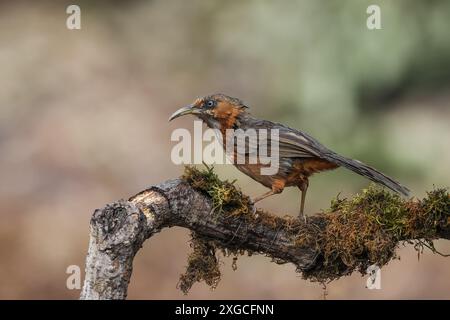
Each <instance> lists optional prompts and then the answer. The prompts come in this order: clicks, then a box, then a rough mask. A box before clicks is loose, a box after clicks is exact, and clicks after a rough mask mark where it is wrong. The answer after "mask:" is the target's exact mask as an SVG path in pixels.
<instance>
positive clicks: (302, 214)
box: [298, 212, 307, 224]
mask: <svg viewBox="0 0 450 320" xmlns="http://www.w3.org/2000/svg"><path fill="white" fill-rule="evenodd" d="M298 219H299V220H303V222H304V223H305V224H306V223H307V218H306V215H305V214H304V213H302V212H301V213H300V214H299V215H298Z"/></svg>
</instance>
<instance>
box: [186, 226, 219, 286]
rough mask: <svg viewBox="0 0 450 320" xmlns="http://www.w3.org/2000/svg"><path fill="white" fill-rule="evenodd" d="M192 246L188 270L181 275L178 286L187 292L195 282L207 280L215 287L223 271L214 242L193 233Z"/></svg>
mask: <svg viewBox="0 0 450 320" xmlns="http://www.w3.org/2000/svg"><path fill="white" fill-rule="evenodd" d="M191 248H192V249H193V250H192V253H191V254H189V257H188V265H187V267H186V271H185V273H184V274H182V275H181V276H180V281H179V282H178V288H179V289H180V290H181V291H182V292H183V293H184V294H187V293H188V292H189V290H190V289H191V287H192V286H193V284H194V283H196V282H201V281H205V283H206V284H207V285H209V286H210V287H211V288H212V289H215V288H216V287H217V284H218V283H219V281H220V277H221V273H220V269H219V260H218V258H217V257H216V247H215V245H214V243H213V242H210V241H207V240H205V239H202V238H200V237H198V236H197V235H196V234H194V233H192V234H191Z"/></svg>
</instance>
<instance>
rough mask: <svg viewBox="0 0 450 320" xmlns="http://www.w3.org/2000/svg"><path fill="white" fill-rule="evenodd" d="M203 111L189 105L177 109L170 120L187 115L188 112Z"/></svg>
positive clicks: (198, 112) (197, 112)
mask: <svg viewBox="0 0 450 320" xmlns="http://www.w3.org/2000/svg"><path fill="white" fill-rule="evenodd" d="M200 113H201V111H200V110H199V109H197V108H194V107H193V106H192V105H188V106H186V107H183V108H181V109H178V110H177V111H175V112H174V113H173V114H172V115H171V116H170V118H169V121H172V120H173V119H176V118H178V117H181V116H185V115H187V114H200Z"/></svg>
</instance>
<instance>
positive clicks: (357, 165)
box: [325, 152, 409, 196]
mask: <svg viewBox="0 0 450 320" xmlns="http://www.w3.org/2000/svg"><path fill="white" fill-rule="evenodd" d="M325 158H326V159H327V160H328V161H331V162H333V163H335V164H337V165H339V166H342V167H345V168H347V169H349V170H352V171H353V172H356V173H357V174H359V175H361V176H363V177H366V178H367V179H370V180H372V181H374V182H376V183H379V184H382V185H383V186H385V187H387V188H389V189H391V190H393V191H395V192H398V193H401V194H403V195H405V196H407V195H408V194H409V189H408V188H406V187H404V186H402V185H401V184H400V183H399V182H397V181H395V180H394V179H392V178H390V177H388V176H387V175H385V174H383V173H381V172H380V171H378V170H377V169H375V168H372V167H370V166H368V165H367V164H365V163H362V162H361V161H358V160H353V159H349V158H346V157H343V156H341V155H339V154H337V153H334V152H331V153H328V154H327V155H326V156H325Z"/></svg>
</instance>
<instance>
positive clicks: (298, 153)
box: [244, 119, 329, 158]
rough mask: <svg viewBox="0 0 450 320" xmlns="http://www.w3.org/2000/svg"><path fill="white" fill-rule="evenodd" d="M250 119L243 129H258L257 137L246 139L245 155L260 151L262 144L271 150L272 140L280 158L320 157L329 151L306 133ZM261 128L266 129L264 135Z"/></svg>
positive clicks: (277, 124) (269, 122)
mask: <svg viewBox="0 0 450 320" xmlns="http://www.w3.org/2000/svg"><path fill="white" fill-rule="evenodd" d="M252 120H253V121H249V122H248V123H247V124H249V126H248V128H244V129H249V128H251V129H256V130H259V131H258V132H257V136H258V139H257V140H256V139H248V141H246V146H247V147H248V149H246V151H245V153H246V154H247V155H249V154H256V152H258V153H260V148H261V147H262V146H265V147H266V148H267V149H268V150H271V149H272V146H274V142H278V152H279V157H280V158H315V157H319V158H320V157H321V155H322V154H323V153H324V152H327V151H329V150H328V149H327V148H326V147H324V146H323V145H321V144H320V143H319V142H318V141H317V140H315V139H314V138H312V137H311V136H309V135H307V134H306V133H303V132H301V131H298V130H295V129H292V128H289V127H286V126H284V125H282V124H279V123H274V122H271V121H266V120H259V119H258V120H256V119H252ZM255 120H256V121H255ZM261 129H267V133H266V135H262V134H261ZM275 145H276V144H275ZM272 150H273V149H272ZM269 152H270V151H269Z"/></svg>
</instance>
